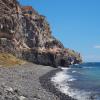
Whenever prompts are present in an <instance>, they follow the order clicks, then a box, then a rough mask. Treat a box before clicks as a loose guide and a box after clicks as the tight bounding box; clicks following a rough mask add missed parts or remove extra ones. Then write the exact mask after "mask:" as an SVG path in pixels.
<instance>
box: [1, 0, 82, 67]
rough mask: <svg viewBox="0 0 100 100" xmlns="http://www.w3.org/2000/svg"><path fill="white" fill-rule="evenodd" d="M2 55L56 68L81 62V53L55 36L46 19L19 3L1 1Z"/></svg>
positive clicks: (10, 0)
mask: <svg viewBox="0 0 100 100" xmlns="http://www.w3.org/2000/svg"><path fill="white" fill-rule="evenodd" d="M58 34H59V33H58ZM66 41H67V40H66ZM0 52H2V53H8V54H9V53H10V54H13V55H14V56H16V57H18V58H20V59H24V60H27V61H30V62H33V63H36V64H42V65H50V66H53V67H57V66H68V65H70V64H79V63H81V62H82V58H81V55H80V54H79V53H77V52H75V51H74V50H71V49H69V48H65V47H64V45H63V44H62V43H61V42H60V41H59V40H57V39H56V38H55V37H54V36H53V35H52V32H51V29H50V25H49V23H48V22H47V20H46V17H45V16H43V15H40V14H39V13H38V12H37V11H36V10H35V9H34V8H33V7H31V6H22V5H20V4H19V2H18V1H17V0H0Z"/></svg>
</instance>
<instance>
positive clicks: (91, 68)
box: [51, 63, 100, 100]
mask: <svg viewBox="0 0 100 100" xmlns="http://www.w3.org/2000/svg"><path fill="white" fill-rule="evenodd" d="M51 81H52V82H53V83H54V85H55V86H56V87H57V88H58V89H59V90H60V91H61V92H63V93H65V94H66V95H69V96H71V97H73V98H75V99H77V100H100V63H83V64H80V65H73V66H71V68H62V71H61V72H58V73H56V75H55V76H54V77H53V78H52V80H51Z"/></svg>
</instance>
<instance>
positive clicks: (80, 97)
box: [51, 68, 100, 100]
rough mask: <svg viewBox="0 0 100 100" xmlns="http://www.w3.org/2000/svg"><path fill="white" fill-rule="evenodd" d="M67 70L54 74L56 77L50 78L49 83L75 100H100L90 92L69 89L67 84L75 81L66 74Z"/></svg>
mask: <svg viewBox="0 0 100 100" xmlns="http://www.w3.org/2000/svg"><path fill="white" fill-rule="evenodd" d="M62 69H63V68H62ZM68 70H69V69H68V68H66V69H63V71H61V72H58V73H56V75H55V76H54V77H52V78H51V82H52V83H53V84H54V86H55V87H56V88H58V89H59V90H60V91H61V92H62V93H64V94H66V95H69V96H71V97H72V98H74V99H77V100H100V98H99V97H97V96H96V95H95V96H94V95H93V94H92V93H91V92H86V91H83V90H78V89H74V88H71V87H70V86H69V83H68V82H70V81H76V79H75V78H73V77H72V76H71V75H69V74H68ZM74 72H75V71H74ZM98 98H99V99H98Z"/></svg>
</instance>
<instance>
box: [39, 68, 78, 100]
mask: <svg viewBox="0 0 100 100" xmlns="http://www.w3.org/2000/svg"><path fill="white" fill-rule="evenodd" d="M59 71H62V69H60V68H58V69H55V70H52V71H50V72H48V73H46V74H45V75H43V76H41V77H40V78H39V80H40V83H41V86H42V87H43V88H44V89H46V90H47V91H48V92H51V93H53V94H54V95H56V96H57V97H58V98H59V99H60V100H76V99H73V98H72V97H70V96H68V95H65V94H64V93H62V92H61V91H59V90H58V89H57V88H56V87H55V86H54V85H53V83H52V82H51V78H52V77H53V76H54V75H55V74H56V73H57V72H59Z"/></svg>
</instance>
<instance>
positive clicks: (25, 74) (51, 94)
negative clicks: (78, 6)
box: [0, 63, 73, 100]
mask: <svg viewBox="0 0 100 100" xmlns="http://www.w3.org/2000/svg"><path fill="white" fill-rule="evenodd" d="M55 71H56V69H55V68H52V67H49V66H42V65H36V64H32V63H26V64H24V65H20V66H18V65H17V66H14V67H10V68H7V67H0V100H73V99H72V98H70V97H68V96H65V95H64V94H62V93H60V92H59V91H57V90H56V89H55V87H54V86H53V85H52V84H51V83H50V76H52V75H53V74H54V73H55Z"/></svg>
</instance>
